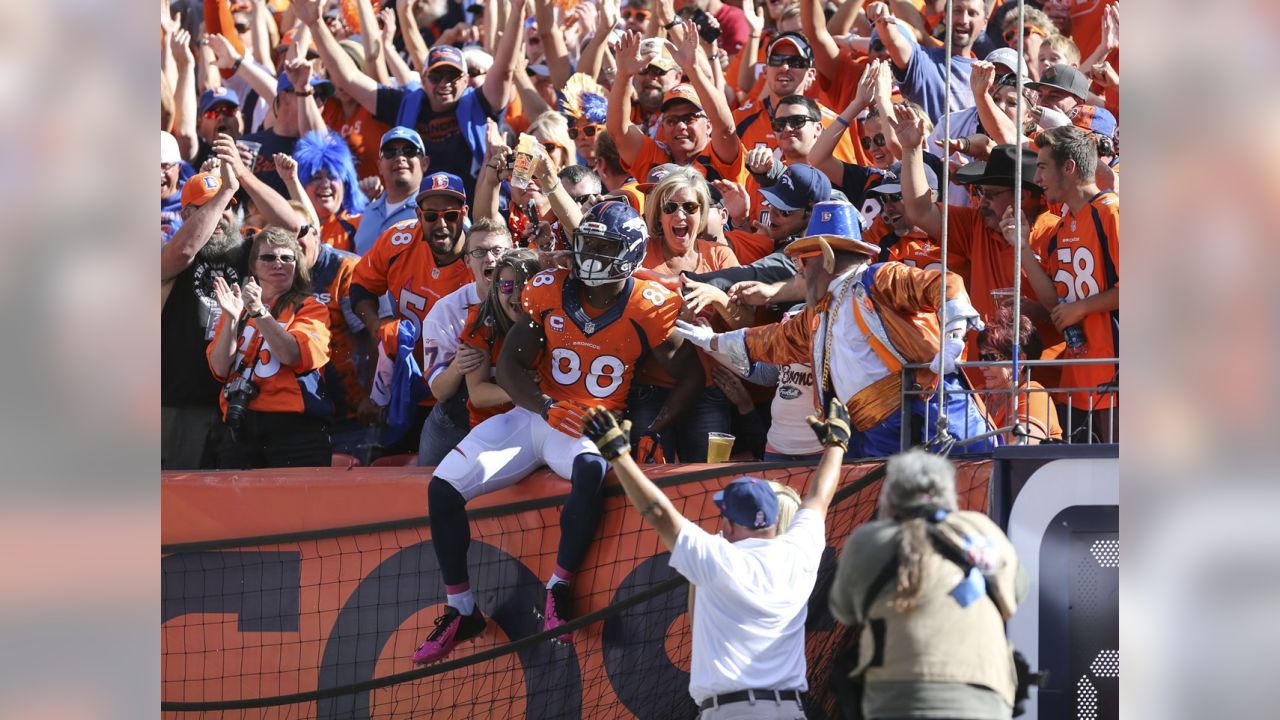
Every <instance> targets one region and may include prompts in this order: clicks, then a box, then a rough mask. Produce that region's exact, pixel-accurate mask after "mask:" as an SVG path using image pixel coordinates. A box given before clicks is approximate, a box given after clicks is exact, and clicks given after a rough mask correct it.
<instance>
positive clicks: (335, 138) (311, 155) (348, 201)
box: [293, 130, 369, 215]
mask: <svg viewBox="0 0 1280 720" xmlns="http://www.w3.org/2000/svg"><path fill="white" fill-rule="evenodd" d="M293 159H294V160H297V161H298V180H300V181H301V182H302V184H303V185H306V184H307V183H309V182H311V178H313V177H314V176H315V174H316V173H318V172H320V171H321V170H324V171H325V173H327V174H328V175H329V177H331V178H335V179H337V180H341V181H342V190H343V192H342V209H343V210H344V211H346V212H347V214H348V215H355V214H358V213H362V212H364V206H365V205H367V204H368V202H369V199H368V198H366V197H365V196H364V193H363V192H361V191H360V179H359V178H357V177H356V166H355V163H354V162H353V161H352V159H351V148H349V147H347V141H346V140H345V139H344V138H343V137H342V136H341V135H339V134H338V133H336V132H332V131H330V132H323V133H322V132H317V131H314V130H313V131H311V132H309V133H307V134H306V135H303V136H302V137H300V138H298V144H297V145H295V146H294V150H293Z"/></svg>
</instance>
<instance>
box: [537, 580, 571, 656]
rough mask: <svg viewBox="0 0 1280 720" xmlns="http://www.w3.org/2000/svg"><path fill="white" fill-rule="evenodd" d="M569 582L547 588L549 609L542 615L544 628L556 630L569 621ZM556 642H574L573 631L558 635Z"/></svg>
mask: <svg viewBox="0 0 1280 720" xmlns="http://www.w3.org/2000/svg"><path fill="white" fill-rule="evenodd" d="M570 607H571V605H570V597H569V583H567V582H558V583H556V584H555V585H552V586H551V588H550V589H549V590H547V609H546V612H545V613H543V615H542V622H543V629H544V630H555V629H556V628H558V627H560V626H561V625H564V624H565V623H567V622H569V608H570ZM555 639H556V642H561V643H566V644H568V643H572V642H573V633H571V632H568V633H565V634H563V635H557V636H556V638H555Z"/></svg>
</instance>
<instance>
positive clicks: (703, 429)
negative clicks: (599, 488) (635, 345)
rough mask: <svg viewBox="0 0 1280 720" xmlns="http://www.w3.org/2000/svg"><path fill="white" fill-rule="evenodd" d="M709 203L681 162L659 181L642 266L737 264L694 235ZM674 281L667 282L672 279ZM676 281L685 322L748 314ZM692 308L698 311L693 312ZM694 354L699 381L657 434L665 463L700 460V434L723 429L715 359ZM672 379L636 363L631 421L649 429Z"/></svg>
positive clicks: (727, 411)
mask: <svg viewBox="0 0 1280 720" xmlns="http://www.w3.org/2000/svg"><path fill="white" fill-rule="evenodd" d="M710 206H711V193H710V191H709V190H708V189H707V181H706V180H705V179H704V178H703V177H702V175H701V174H699V173H698V172H696V171H693V170H689V169H687V168H681V169H679V170H673V171H671V172H670V173H668V174H667V175H666V176H665V177H663V178H662V179H661V180H659V181H658V183H657V184H656V185H654V186H653V189H652V190H650V191H649V194H648V198H647V199H646V200H645V220H646V222H647V223H648V225H649V246H648V250H647V251H646V253H645V258H644V262H643V265H644V267H646V268H648V269H649V270H650V271H652V272H653V273H655V274H657V275H659V276H667V277H677V278H678V277H679V276H680V275H681V273H685V272H689V273H701V272H710V271H712V270H720V269H723V268H729V267H737V266H738V264H739V263H738V259H737V258H736V257H735V256H734V254H733V251H732V250H730V249H729V246H727V245H721V244H718V243H711V242H707V241H705V240H699V239H698V236H699V235H700V234H702V233H703V231H704V230H705V229H706V225H707V214H708V210H709V209H710ZM675 282H676V281H675V280H673V281H672V282H671V284H674V283H675ZM678 282H679V283H680V285H681V286H683V295H684V298H685V309H684V311H683V312H682V316H684V317H685V319H686V320H692V319H693V316H694V315H701V316H702V317H703V318H704V319H705V321H707V322H710V323H711V324H712V325H713V326H714V327H718V328H723V329H726V330H728V329H734V328H738V327H744V326H746V325H749V324H750V320H751V317H750V315H748V314H747V313H746V312H745V310H746V309H745V308H742V307H740V306H738V305H733V304H731V303H730V302H729V296H728V295H727V294H725V293H724V292H723V291H721V290H719V289H717V288H716V287H714V286H712V285H709V284H704V283H696V282H694V281H692V280H689V279H687V278H680V279H679V280H678ZM694 307H697V308H698V312H694V311H693V310H692V308H694ZM699 359H700V360H702V363H703V370H704V372H705V374H706V378H707V380H706V386H705V387H704V388H703V390H702V392H701V393H700V394H699V395H698V398H697V399H696V400H695V401H694V403H693V406H692V407H691V408H690V409H689V410H688V411H687V412H686V413H685V414H684V417H683V418H682V419H681V420H680V421H678V422H677V423H676V425H675V427H673V428H671V430H670V431H669V432H667V433H665V434H664V435H663V436H662V438H661V440H662V450H663V454H664V455H665V457H666V459H667V461H668V462H671V461H674V460H675V459H676V457H677V456H678V457H679V459H680V462H686V463H688V462H695V463H696V462H706V461H707V433H708V432H723V433H727V432H730V426H731V424H732V421H733V406H732V403H730V402H729V399H728V398H727V397H725V394H724V391H722V390H721V389H720V388H719V387H718V386H717V385H716V384H715V380H714V379H713V377H712V374H711V371H712V369H713V368H714V367H715V365H716V364H717V363H716V362H715V361H714V360H712V359H711V358H709V357H708V356H706V355H704V354H703V353H701V352H699ZM674 385H675V380H674V379H673V378H672V377H671V376H670V375H668V374H667V373H666V372H664V371H663V370H662V369H661V368H659V367H657V366H656V365H654V364H652V363H650V364H646V365H644V366H642V367H641V368H640V371H639V375H638V377H637V378H636V382H635V385H634V386H633V387H632V391H631V397H630V398H628V407H629V410H630V413H631V415H630V417H631V421H632V425H633V426H634V427H638V428H644V427H648V426H649V424H650V422H651V421H652V420H653V418H654V417H656V415H657V413H658V411H659V408H661V407H662V405H663V403H665V402H666V398H667V395H668V394H669V393H670V389H671V388H672V387H674ZM634 441H635V442H637V443H638V442H639V438H638V437H637V438H634Z"/></svg>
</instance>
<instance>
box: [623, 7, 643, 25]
mask: <svg viewBox="0 0 1280 720" xmlns="http://www.w3.org/2000/svg"><path fill="white" fill-rule="evenodd" d="M621 14H622V19H623V20H628V21H629V20H637V21H639V22H645V21H646V20H648V19H649V15H650V13H649V11H648V10H635V9H632V8H627V9H626V10H623V11H622V13H621Z"/></svg>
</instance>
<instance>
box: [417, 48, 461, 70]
mask: <svg viewBox="0 0 1280 720" xmlns="http://www.w3.org/2000/svg"><path fill="white" fill-rule="evenodd" d="M442 67H451V68H454V69H456V70H457V71H458V72H460V73H462V74H463V75H466V74H467V59H466V57H464V56H463V54H462V51H461V50H459V49H458V48H456V47H454V46H452V45H436V46H435V47H433V48H431V52H429V53H427V72H431V71H432V70H435V69H437V68H442Z"/></svg>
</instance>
